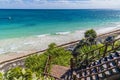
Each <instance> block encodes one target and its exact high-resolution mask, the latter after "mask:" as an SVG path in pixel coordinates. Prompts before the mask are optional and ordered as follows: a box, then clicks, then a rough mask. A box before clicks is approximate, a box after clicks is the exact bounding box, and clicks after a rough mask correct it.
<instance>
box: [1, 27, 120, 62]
mask: <svg viewBox="0 0 120 80" xmlns="http://www.w3.org/2000/svg"><path fill="white" fill-rule="evenodd" d="M117 29H120V27H108V28H102V29H95V30H96V32H97V34H98V35H100V34H102V33H107V32H110V31H114V30H117ZM84 32H85V30H78V31H75V32H72V33H68V32H67V33H63V34H58V35H37V36H31V37H26V38H12V39H5V40H0V44H1V45H0V54H2V55H1V58H0V62H2V61H3V60H6V59H12V58H15V57H18V56H23V55H27V54H29V53H33V52H37V51H41V50H44V49H47V48H48V45H49V44H50V43H53V42H54V43H56V44H57V45H61V44H65V43H68V42H71V41H76V40H80V39H82V38H83V36H84Z"/></svg>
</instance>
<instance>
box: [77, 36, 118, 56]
mask: <svg viewBox="0 0 120 80" xmlns="http://www.w3.org/2000/svg"><path fill="white" fill-rule="evenodd" d="M118 40H120V38H118V39H116V40H114V41H112V42H111V43H115V42H116V41H118ZM106 44H108V45H111V44H109V42H107V43H106ZM103 47H105V45H103V46H101V47H99V48H97V49H94V50H91V51H88V52H86V53H85V54H82V55H80V56H79V57H82V56H84V55H86V54H90V53H92V52H94V51H97V50H100V49H101V48H103Z"/></svg>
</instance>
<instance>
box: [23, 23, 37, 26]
mask: <svg viewBox="0 0 120 80" xmlns="http://www.w3.org/2000/svg"><path fill="white" fill-rule="evenodd" d="M23 26H25V27H32V26H36V24H34V23H29V24H25V25H23Z"/></svg>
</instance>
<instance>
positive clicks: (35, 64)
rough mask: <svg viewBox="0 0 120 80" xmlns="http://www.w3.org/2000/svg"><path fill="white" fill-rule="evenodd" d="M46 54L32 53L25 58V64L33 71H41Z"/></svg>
mask: <svg viewBox="0 0 120 80" xmlns="http://www.w3.org/2000/svg"><path fill="white" fill-rule="evenodd" d="M46 60H47V55H45V54H40V55H32V56H29V57H28V58H26V60H25V66H26V67H27V68H29V69H30V70H32V71H33V72H37V73H38V74H39V73H42V72H43V71H44V67H45V63H46Z"/></svg>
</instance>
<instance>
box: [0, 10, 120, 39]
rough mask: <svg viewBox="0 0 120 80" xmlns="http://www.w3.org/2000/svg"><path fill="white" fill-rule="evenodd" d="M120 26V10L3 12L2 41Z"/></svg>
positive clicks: (1, 13) (0, 35) (0, 25)
mask: <svg viewBox="0 0 120 80" xmlns="http://www.w3.org/2000/svg"><path fill="white" fill-rule="evenodd" d="M119 25H120V10H97V9H74V10H71V9H63V10H62V9H58V10H57V9H50V10H49V9H45V10H44V9H34V10H31V9H0V39H8V38H18V37H27V36H34V35H45V34H49V35H56V34H59V33H61V34H62V33H67V32H74V31H76V30H86V29H90V28H95V29H97V28H106V27H116V26H119Z"/></svg>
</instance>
